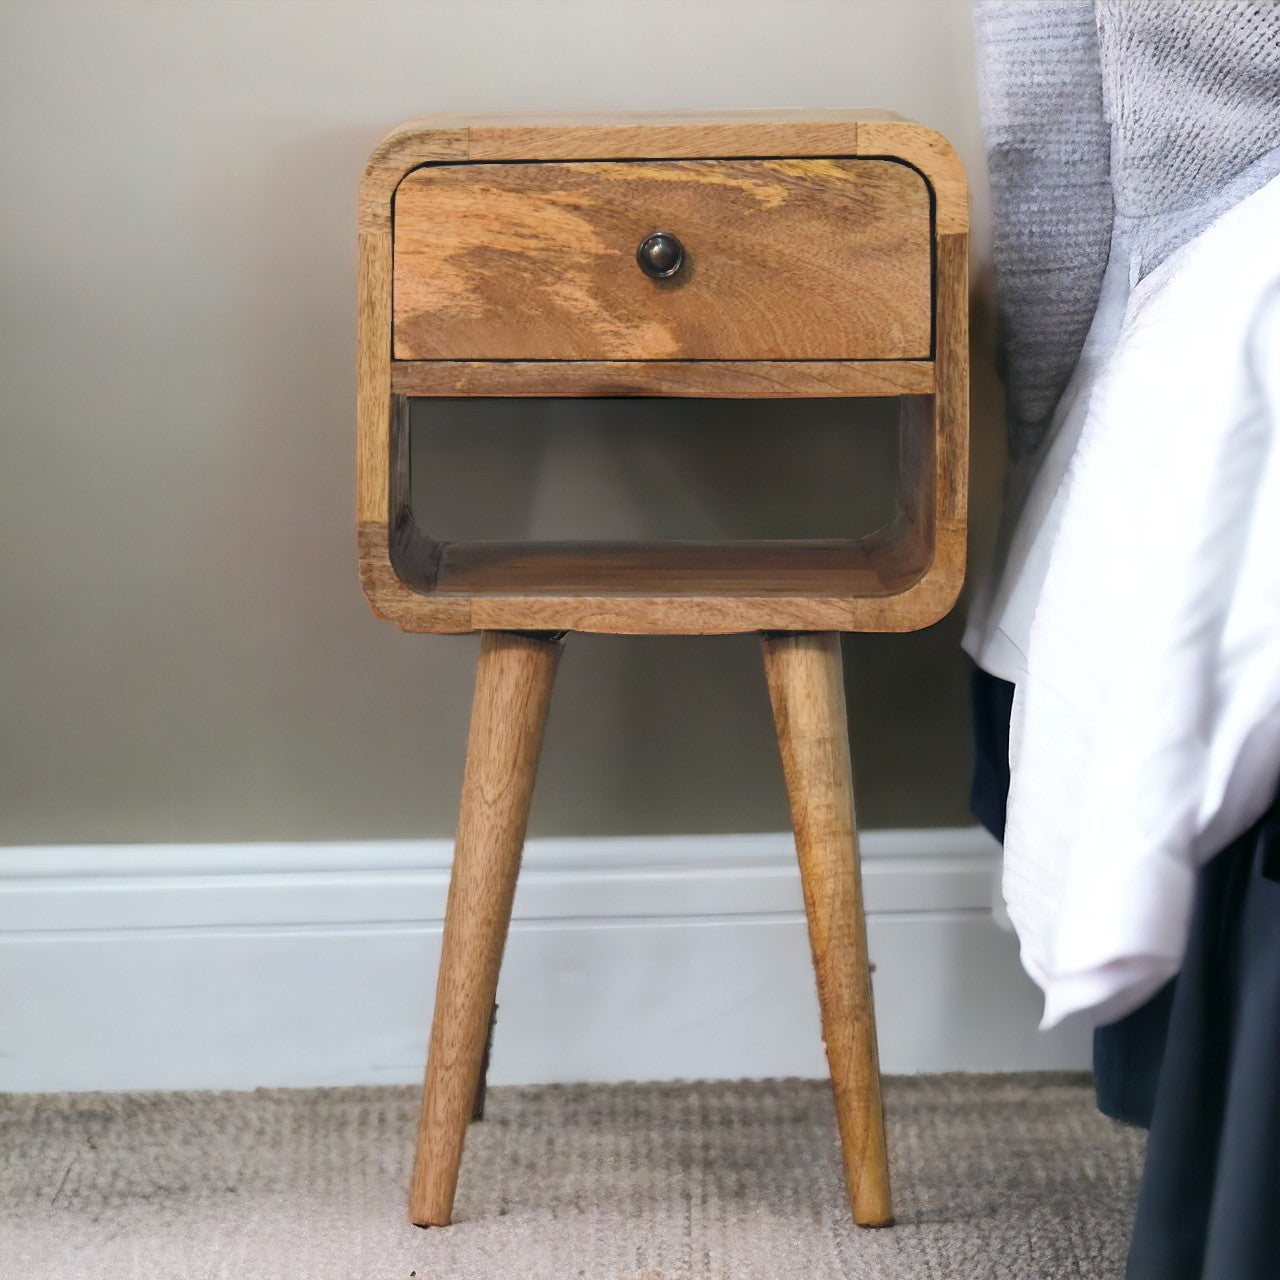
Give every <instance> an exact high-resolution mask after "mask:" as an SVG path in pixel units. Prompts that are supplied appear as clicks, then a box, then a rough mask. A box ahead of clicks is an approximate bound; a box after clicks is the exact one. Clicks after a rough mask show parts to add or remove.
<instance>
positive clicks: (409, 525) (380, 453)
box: [357, 111, 969, 1226]
mask: <svg viewBox="0 0 1280 1280" xmlns="http://www.w3.org/2000/svg"><path fill="white" fill-rule="evenodd" d="M359 224H360V233H359V234H360V254H359V336H358V343H359V388H358V499H357V502H358V521H359V547H360V575H361V580H362V582H363V584H364V589H365V593H366V595H367V596H368V598H369V602H370V604H371V605H372V606H373V608H374V610H375V612H377V613H378V614H379V615H381V616H382V617H385V618H389V619H390V620H392V621H393V622H395V623H397V624H398V625H399V626H400V627H402V628H404V629H405V630H408V631H429V632H467V631H480V632H482V633H483V635H482V640H481V648H480V660H479V667H478V670H477V674H476V689H475V702H474V706H473V710H472V718H471V730H470V735H469V739H468V744H467V763H466V772H465V776H464V780H463V787H462V805H461V816H460V818H459V822H458V836H457V845H456V849H455V854H454V865H453V874H452V879H451V883H450V889H449V899H448V906H447V909H446V917H445V927H444V940H443V947H442V953H441V960H440V976H439V983H438V986H437V991H436V1004H435V1014H434V1020H433V1024H432V1031H431V1046H430V1051H429V1054H428V1064H427V1077H426V1086H425V1093H424V1101H423V1110H422V1120H421V1124H420V1127H419V1133H418V1148H417V1154H416V1157H415V1162H414V1175H413V1187H412V1191H411V1195H410V1216H411V1218H412V1220H413V1221H414V1222H416V1223H419V1224H421V1225H429V1224H441V1225H443V1224H447V1223H448V1222H449V1219H450V1214H451V1212H452V1206H453V1196H454V1189H455V1186H456V1183H457V1176H458V1167H459V1163H460V1160H461V1156H462V1146H463V1139H464V1137H465V1133H466V1125H467V1121H468V1119H469V1117H470V1114H471V1107H472V1101H473V1098H474V1097H475V1094H476V1090H477V1086H478V1083H479V1080H480V1076H481V1070H482V1062H483V1058H484V1054H485V1047H486V1041H487V1036H488V1031H489V1025H490V1017H491V1014H492V1010H493V1001H494V996H495V994H496V991H497V984H498V969H499V965H500V963H501V958H502V951H503V946H504V943H505V939H506V933H507V926H508V921H509V919H510V914H511V903H512V897H513V895H514V892H515V884H516V874H517V871H518V868H519V862H520V854H521V850H522V847H523V843H524V834H525V826H526V822H527V818H528V811H529V803H530V799H531V796H532V791H533V780H534V773H535V770H536V767H537V759H538V752H539V748H540V744H541V740H542V728H543V723H544V720H545V717H546V711H547V706H548V702H549V700H550V694H551V683H552V678H553V675H554V672H555V667H556V662H557V659H558V656H559V652H560V641H561V638H562V637H563V635H564V634H565V633H567V632H570V631H595V632H613V633H631V634H634V633H645V634H711V633H724V632H742V631H758V632H760V633H761V634H762V640H763V646H764V660H765V671H766V675H767V679H768V686H769V693H770V697H771V701H772V704H773V712H774V719H775V723H776V726H777V731H778V740H779V744H780V748H781V753H782V762H783V770H784V774H785V777H786V783H787V789H788V793H789V796H790V802H791V814H792V820H793V825H794V828H795V836H796V848H797V852H798V854H799V860H800V870H801V877H802V880H803V885H804V897H805V908H806V913H807V915H808V921H809V936H810V941H811V943H812V949H813V961H814V968H815V971H816V974H817V981H818V995H819V1002H820V1005H821V1010H822V1029H823V1038H824V1040H825V1042H826V1048H827V1058H828V1061H829V1064H830V1067H831V1078H832V1084H833V1086H834V1090H835V1101H836V1111H837V1115H838V1118H839V1125H840V1137H841V1145H842V1149H843V1155H844V1168H845V1175H846V1180H847V1184H848V1189H849V1199H850V1204H851V1206H852V1209H853V1216H854V1219H855V1221H857V1222H858V1223H860V1224H862V1225H865V1226H878V1225H885V1224H888V1223H889V1222H890V1221H891V1220H892V1212H891V1208H890V1201H889V1178H888V1168H887V1160H886V1153H885V1140H884V1125H883V1118H882V1113H881V1106H880V1085H879V1072H878V1065H877V1056H876V1042H875V1019H874V1014H873V1011H872V999H871V984H870V979H869V974H868V962H867V944H866V926H865V921H864V919H863V910H862V893H861V884H860V873H859V864H858V845H857V834H856V828H855V822H854V809H853V788H852V782H851V773H850V762H849V746H848V735H847V729H846V723H845V702H844V688H843V677H842V673H841V667H840V643H839V633H840V632H842V631H909V630H913V629H915V628H918V627H923V626H927V625H928V624H929V623H932V622H935V621H937V620H938V619H939V618H941V617H943V616H944V615H945V614H946V613H947V612H948V610H949V609H950V608H951V607H952V605H953V604H954V602H955V599H956V596H957V594H958V592H959V590H960V586H961V581H962V579H963V575H964V548H965V528H966V493H967V475H968V461H967V451H968V369H969V360H968V262H967V245H968V191H967V186H966V182H965V176H964V171H963V169H962V167H961V165H960V163H959V161H958V160H957V159H956V156H955V153H954V152H953V151H952V149H951V147H950V146H949V144H948V143H947V142H946V141H945V140H944V139H943V138H941V137H940V136H939V135H938V134H936V133H933V132H932V131H931V130H929V129H925V128H923V127H922V126H920V125H918V124H914V123H912V122H910V121H907V120H903V119H900V118H898V117H895V116H892V115H888V114H886V113H882V112H873V111H868V112H823V113H816V114H805V113H788V112H742V113H732V114H728V115H682V114H681V115H676V114H672V115H667V114H655V115H641V116H617V117H608V116H606V117H596V118H575V117H547V118H545V119H539V118H521V117H516V118H509V119H508V118H498V117H484V116H479V117H471V118H466V117H431V118H426V119H422V120H416V121H412V122H410V123H408V124H406V125H403V126H401V127H400V128H399V129H396V130H395V131H394V132H393V133H392V134H390V135H389V136H388V137H387V138H386V139H385V140H384V141H383V142H382V143H381V145H380V146H379V147H378V148H377V150H376V151H375V152H374V154H373V157H372V159H371V160H370V162H369V167H368V169H367V171H366V174H365V179H364V183H363V185H362V187H361V191H360V211H359ZM413 396H428V397H442V396H450V397H453V396H700V397H709V396H715V397H726V398H738V397H771V398H782V397H810V396H896V397H901V406H902V411H901V419H900V421H901V427H900V439H901V444H900V468H899V494H900V497H899V510H898V514H897V515H896V517H895V518H894V519H893V520H891V521H890V522H889V523H888V524H886V525H885V526H884V527H883V528H881V529H879V530H878V531H876V532H875V533H872V534H870V535H869V536H867V537H864V538H861V539H856V540H853V539H850V540H847V541H839V540H834V541H833V540H821V541H817V540H811V541H760V540H754V541H737V542H648V543H645V542H472V543H467V542H449V541H441V540H438V539H436V538H433V537H432V536H431V535H430V533H429V532H427V531H426V530H427V529H429V513H428V519H427V520H426V522H425V526H426V527H425V528H424V522H423V521H420V520H419V518H418V513H415V512H414V511H413V510H412V508H411V503H410V500H409V479H408V476H409V431H408V424H407V414H406V406H407V403H408V400H409V398H410V397H413Z"/></svg>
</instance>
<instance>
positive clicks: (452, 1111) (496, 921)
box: [409, 632, 560, 1226]
mask: <svg viewBox="0 0 1280 1280" xmlns="http://www.w3.org/2000/svg"><path fill="white" fill-rule="evenodd" d="M559 656H560V645H559V643H558V642H557V641H555V640H550V639H547V638H545V637H539V636H527V635H510V634H503V633H499V632H487V633H486V634H485V635H484V636H483V637H482V639H481V642H480V660H479V664H478V666H477V668H476V687H475V700H474V702H473V704H472V709H471V731H470V736H469V737H468V740H467V765H466V770H465V772H464V774H463V780H462V809H461V813H460V815H459V818H458V837H457V842H456V845H455V847H454V855H453V871H452V873H451V875H450V878H449V897H448V901H447V903H446V905H445V921H444V939H443V942H442V946H441V952H440V972H439V979H438V981H437V984H436V1002H435V1013H434V1016H433V1019H432V1024H431V1044H430V1048H429V1050H428V1055H427V1073H426V1081H425V1083H424V1087H423V1099H422V1116H421V1120H420V1122H419V1126H418V1143H417V1149H416V1151H415V1153H414V1161H413V1185H412V1188H411V1190H410V1193H409V1217H410V1219H411V1220H412V1221H413V1222H415V1223H417V1224H418V1225H419V1226H446V1225H448V1222H449V1219H450V1216H451V1215H452V1212H453V1196H454V1190H455V1188H456V1186H457V1181H458V1167H459V1164H460V1163H461V1160H462V1147H463V1142H464V1140H465V1138H466V1132H467V1124H468V1122H469V1120H470V1119H471V1111H472V1106H473V1104H474V1102H475V1098H476V1088H477V1085H478V1083H479V1080H480V1071H481V1067H482V1063H483V1061H484V1053H485V1044H486V1042H487V1040H488V1034H489V1024H490V1019H491V1017H492V1013H493V1002H494V996H495V995H496V994H497V990H498V970H499V967H500V966H501V963H502V952H503V948H504V946H505V945H506V938H507V928H508V924H509V922H510V920H511V903H512V900H513V898H514V896H515V889H516V874H517V872H518V871H519V867H520V855H521V852H522V850H523V848H524V836H525V828H526V826H527V824H528V820H529V805H530V802H531V800H532V797H533V783H534V776H535V774H536V773H537V768H538V754H539V751H540V750H541V746H542V731H543V726H544V724H545V723H546V717H547V707H548V704H549V702H550V698H551V685H552V681H553V679H554V677H555V670H556V664H557V662H558V660H559Z"/></svg>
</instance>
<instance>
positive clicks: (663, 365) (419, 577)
mask: <svg viewBox="0 0 1280 1280" xmlns="http://www.w3.org/2000/svg"><path fill="white" fill-rule="evenodd" d="M710 158H716V159H717V160H724V161H739V160H743V161H745V160H751V159H752V158H774V159H776V158H782V159H784V160H785V159H789V158H795V159H798V160H804V161H806V162H815V161H816V162H821V163H824V164H825V163H827V162H832V163H834V162H837V161H839V162H843V161H849V160H851V159H854V158H875V159H877V160H879V161H880V162H881V163H884V162H886V161H889V160H895V159H896V160H899V161H901V162H903V163H902V164H900V165H888V164H885V167H886V168H901V169H902V171H903V172H904V173H910V170H909V169H906V168H904V167H903V166H904V165H910V166H911V169H914V170H915V171H917V172H918V173H919V174H920V175H921V177H922V178H923V179H924V181H925V182H926V183H927V184H928V187H929V190H930V193H931V197H932V202H933V227H934V232H935V233H936V234H935V235H934V237H933V245H932V248H933V259H934V270H933V281H932V295H933V296H932V302H933V308H932V309H933V315H932V329H933V340H932V349H931V351H930V352H929V355H930V356H931V358H930V359H924V360H901V361H888V360H884V361H873V360H866V359H862V360H849V361H814V360H807V359H804V358H802V357H803V356H804V355H805V354H806V353H805V352H802V351H794V352H789V353H787V354H788V358H787V359H785V360H777V361H747V360H742V361H737V360H724V359H715V360H706V361H682V360H633V361H595V360H584V359H573V360H565V361H560V362H555V361H509V360H508V361H501V360H494V361H461V360H459V361H399V360H392V359H391V316H392V307H393V298H392V259H391V254H392V204H393V200H394V199H395V193H396V191H397V188H398V187H400V186H401V184H402V182H403V181H404V179H405V178H406V175H409V174H413V173H414V171H420V172H422V173H424V174H425V173H428V172H430V170H425V169H423V168H422V166H432V165H435V166H447V167H449V168H451V169H457V168H459V167H462V168H465V167H466V166H467V165H471V166H473V167H476V166H477V163H478V162H492V161H540V162H548V164H549V163H550V162H556V161H586V162H597V163H596V164H595V165H590V166H588V167H592V168H594V169H599V168H608V166H607V165H605V164H604V163H603V162H606V161H646V162H659V161H686V162H687V161H699V160H705V159H710ZM512 167H513V168H519V169H527V168H530V167H532V166H530V165H520V164H516V165H513V166H512ZM560 167H561V168H565V167H568V166H560ZM642 167H643V168H645V169H649V170H652V169H653V168H655V165H654V164H645V165H644V166H642ZM877 171H878V170H877ZM672 172H679V173H684V172H685V170H684V169H683V168H677V169H675V170H672ZM721 172H728V171H727V170H724V171H721ZM911 180H912V181H913V182H914V181H915V178H914V177H912V179H911ZM422 181H425V179H422ZM682 185H689V186H690V187H691V188H697V189H698V190H699V191H702V192H704V193H705V191H706V190H707V189H708V187H707V184H705V183H692V184H684V183H683V180H680V181H677V182H674V183H672V184H668V188H669V187H670V186H682ZM664 189H666V188H664ZM710 189H711V190H716V189H717V188H715V187H711V188H710ZM967 218H968V214H967V189H966V187H965V181H964V173H963V170H962V169H961V167H960V165H959V162H958V161H957V160H956V157H955V154H954V152H953V151H952V150H951V148H950V146H949V144H947V142H946V141H945V140H944V139H942V138H941V137H939V135H937V134H936V133H934V132H932V131H931V130H929V129H926V128H923V127H922V126H920V125H917V124H914V123H912V122H910V121H906V120H902V119H900V118H897V117H894V116H892V115H889V114H887V113H884V112H874V111H854V112H823V113H816V114H809V113H794V112H745V113H730V114H728V115H715V114H695V115H687V116H686V115H672V114H665V113H658V114H648V115H646V114H641V115H626V116H618V117H612V118H604V119H600V118H583V117H574V116H563V117H548V118H545V119H535V120H529V119H524V118H516V119H512V118H507V117H469V118H468V117H434V118H428V119H424V120H421V121H414V122H410V123H409V124H407V125H404V126H402V127H401V128H399V129H397V130H395V131H394V132H393V133H392V134H391V135H389V137H388V138H387V139H385V140H384V142H383V143H382V144H381V145H380V146H379V147H378V148H377V150H376V151H375V152H374V155H373V157H372V159H371V160H370V164H369V167H368V170H367V172H366V176H365V181H364V184H363V186H362V188H361V195H360V275H361V279H360V324H359V351H360V359H359V375H360V387H359V397H358V405H359V414H358V418H359V427H358V430H359V446H358V454H357V461H358V469H359V480H358V524H359V540H360V567H361V579H362V582H363V584H364V588H365V592H366V595H367V596H368V598H369V602H370V604H371V605H372V606H373V608H374V610H375V612H377V613H379V614H380V615H381V616H383V617H387V618H390V619H392V620H393V621H394V622H396V624H397V625H399V626H400V627H402V628H404V629H405V630H409V631H468V630H481V629H485V628H504V629H506V628H509V629H516V630H521V629H528V630H555V631H558V630H579V631H606V632H628V633H649V634H672V633H676V634H710V633H718V632H729V631H753V630H815V631H825V630H839V631H849V630H869V631H907V630H913V629H915V628H918V627H922V626H927V625H929V624H930V623H932V622H935V621H937V619H938V618H940V617H942V616H943V615H944V614H945V613H946V612H947V611H948V610H949V609H950V608H951V606H952V605H953V603H954V601H955V598H956V596H957V594H958V592H959V590H960V585H961V582H962V579H963V573H964V542H965V500H966V477H967V447H968V350H967V342H968V334H967V305H968V303H967V287H968V280H967V263H966V246H967V237H966V234H965V232H966V228H967ZM402 230H403V228H402ZM678 233H679V232H678V230H677V234H678ZM912 234H914V233H912ZM781 258H782V259H785V253H782V254H781ZM638 276H639V273H638V269H637V277H638ZM639 283H641V284H643V285H646V286H648V285H650V284H652V283H653V282H649V281H647V280H643V279H640V280H639ZM654 287H655V288H658V289H661V288H662V286H660V285H655V286H654ZM661 296H664V297H665V296H666V295H665V294H662V295H661ZM797 333H798V331H797ZM720 354H723V353H720ZM876 394H887V395H897V396H904V397H914V398H915V399H911V400H909V401H908V408H907V410H906V412H904V415H903V445H902V482H901V488H902V509H901V511H900V513H899V516H898V518H897V519H896V520H895V521H893V522H892V523H891V524H890V525H888V526H886V528H885V529H882V530H880V531H879V532H878V533H876V534H873V535H872V536H871V537H870V538H866V539H862V540H861V541H860V542H856V543H855V542H850V543H847V544H843V547H842V548H841V551H840V553H839V554H837V555H835V556H834V558H833V557H832V556H828V557H827V558H826V560H825V561H823V560H822V558H821V557H817V556H813V555H810V554H809V552H808V551H807V550H806V549H805V548H804V547H803V546H797V547H795V548H792V552H794V554H793V555H791V558H790V559H789V560H788V559H787V555H788V554H790V553H784V552H783V551H782V550H780V549H779V550H777V551H776V554H775V552H774V551H771V552H770V555H771V557H772V559H771V561H770V563H772V564H773V565H774V566H775V567H774V569H770V568H769V567H768V565H767V564H766V565H764V566H762V567H763V577H762V579H761V580H760V581H759V582H757V583H755V584H752V583H750V582H748V581H746V579H745V577H744V575H743V574H742V573H740V572H739V568H738V565H739V564H740V562H735V561H733V559H732V557H733V555H734V554H735V553H733V552H729V551H727V550H726V549H725V548H722V547H713V548H710V549H708V548H705V547H704V548H701V549H699V548H697V547H694V548H690V549H688V550H682V551H679V552H675V553H673V554H674V555H675V556H676V557H677V560H675V561H673V560H672V559H670V557H668V556H667V554H666V549H664V548H662V547H654V548H652V550H653V552H654V561H653V565H652V569H651V571H650V572H648V573H647V574H644V573H640V572H639V571H638V570H637V567H636V561H635V559H634V557H632V558H631V559H628V558H627V557H626V556H622V557H619V555H618V554H616V551H617V549H616V548H598V549H599V550H600V551H601V553H602V555H603V558H602V560H601V561H600V562H599V563H598V564H597V565H596V566H595V567H594V568H590V567H588V566H586V565H585V564H584V562H583V555H582V554H581V552H579V553H575V554H574V556H573V557H572V559H573V564H572V565H569V564H568V563H567V562H566V561H565V560H564V558H563V557H562V558H561V559H560V562H559V567H556V566H552V565H548V566H544V567H543V568H542V569H538V570H536V571H534V570H532V569H531V568H530V565H529V557H528V556H527V555H525V554H524V553H522V552H521V551H520V550H519V549H518V548H515V547H512V546H509V545H507V546H497V547H493V548H489V549H488V550H484V549H477V548H469V547H467V546H465V545H453V546H452V547H451V546H450V544H448V543H445V542H442V541H440V540H438V539H437V538H435V537H433V536H432V532H431V530H430V528H429V513H426V523H425V524H424V520H423V516H422V514H421V513H418V514H417V515H416V516H415V513H413V512H412V511H411V510H410V509H409V505H408V501H407V497H406V491H407V485H406V484H405V483H404V482H403V480H402V479H400V478H399V476H398V472H402V471H403V470H404V467H405V466H406V465H407V464H406V463H405V462H404V458H403V455H404V441H403V440H401V441H399V442H398V443H397V442H396V441H393V434H394V433H393V422H394V418H395V412H396V406H397V404H398V403H399V401H400V397H403V396H407V395H439V396H444V395H696V396H711V395H719V396H735V395H747V396H791V395H849V396H854V395H876ZM526 550H528V549H526ZM552 550H554V549H552ZM726 556H728V557H729V559H728V560H726ZM482 562H483V571H482V572H481V567H482ZM822 563H827V564H830V565H831V566H833V569H834V572H833V576H831V577H830V578H829V579H828V580H827V581H825V582H822V581H818V580H816V578H815V576H814V574H813V573H811V572H809V570H810V569H817V568H818V566H819V565H820V564H822ZM464 566H465V568H464ZM726 566H728V568H727V571H726ZM613 569H619V570H621V571H622V580H620V581H618V582H615V583H613V584H612V585H610V584H609V582H608V578H607V575H608V574H609V572H611V571H612V570H613ZM562 570H564V571H565V572H561V571H562ZM666 570H670V571H671V572H670V574H669V575H668V576H665V577H664V572H665V571H666ZM793 570H794V573H795V576H794V578H793V579H792V581H793V583H794V588H793V589H792V590H791V591H787V590H786V589H785V587H784V584H783V583H781V582H780V581H779V578H778V575H779V574H780V573H781V574H787V573H791V572H792V571H793ZM534 572H536V574H537V575H540V578H541V580H540V582H539V583H537V584H536V585H535V584H534V583H533V582H531V580H530V574H531V573H534ZM504 574H505V575H506V576H505V577H504ZM557 575H558V576H557ZM771 575H772V576H771ZM480 577H483V584H481V583H480V581H479V579H480Z"/></svg>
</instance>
